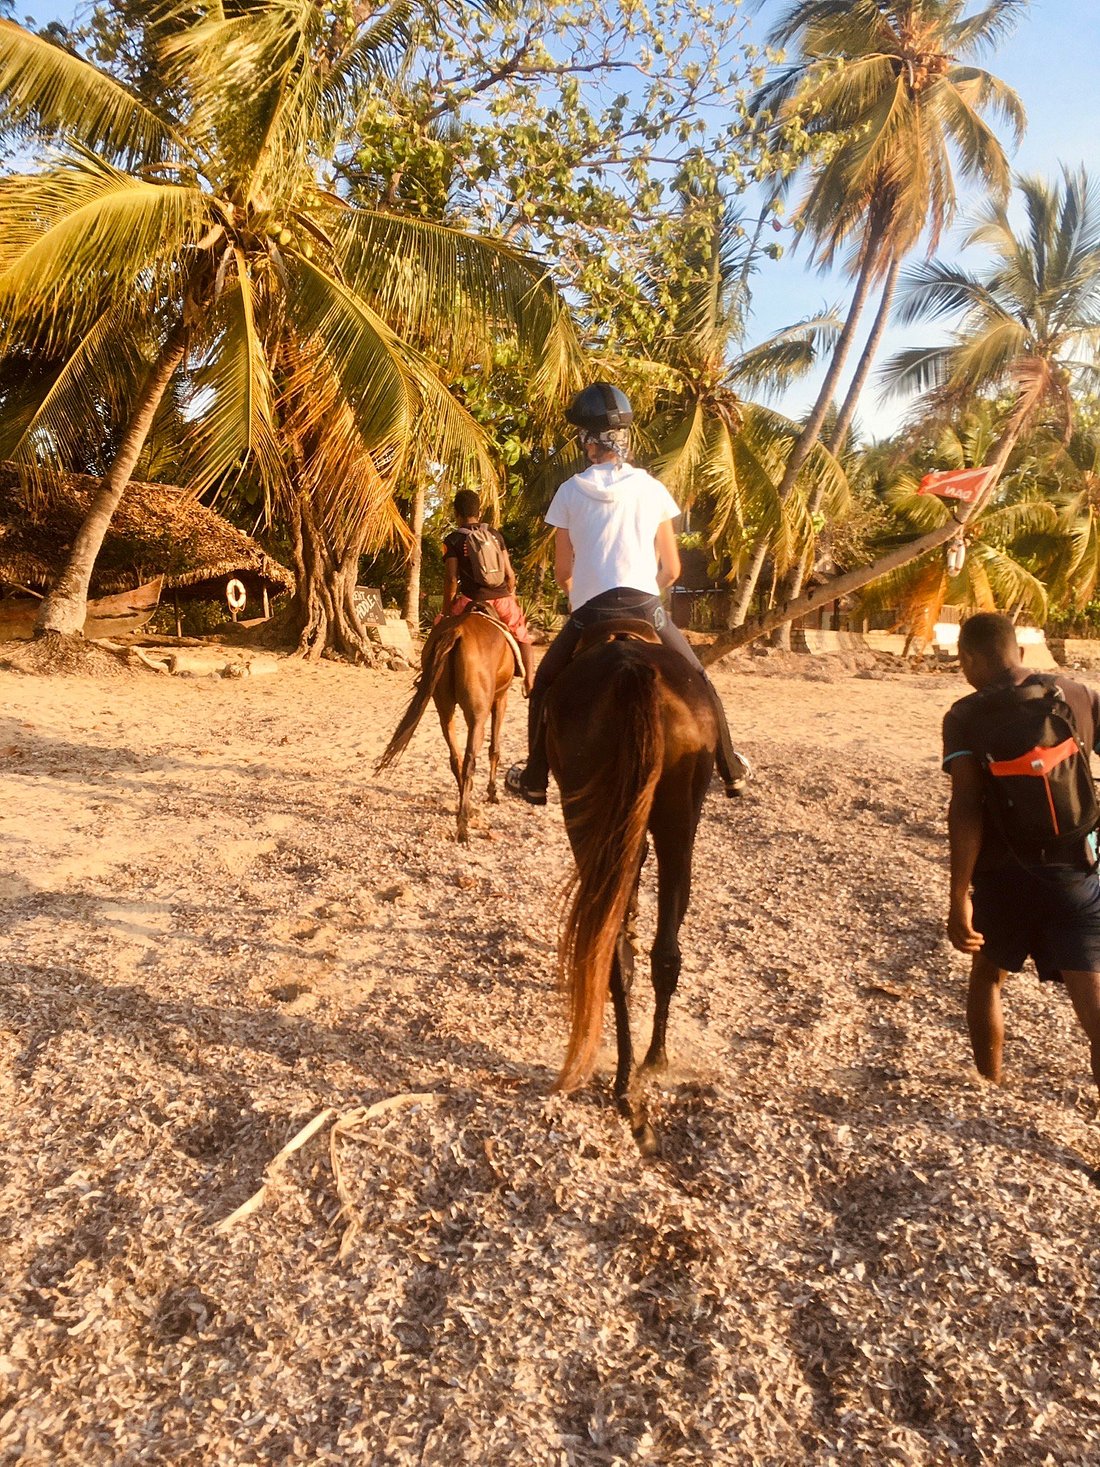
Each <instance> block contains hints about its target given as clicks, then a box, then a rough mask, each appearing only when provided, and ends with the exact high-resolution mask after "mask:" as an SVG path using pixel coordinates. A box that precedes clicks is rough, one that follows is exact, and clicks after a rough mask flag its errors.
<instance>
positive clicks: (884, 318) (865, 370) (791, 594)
mask: <svg viewBox="0 0 1100 1467" xmlns="http://www.w3.org/2000/svg"><path fill="white" fill-rule="evenodd" d="M900 273H901V256H900V255H897V254H896V255H895V256H894V258H893V259H892V260H891V262H890V268H889V270H888V271H887V272H886V279H885V281H884V282H883V286H882V297H881V299H880V300H879V306H878V314H877V315H876V316H875V321H874V325H873V326H872V327H871V334H870V335H869V336H868V338H867V341H866V343H865V345H864V348H863V353H862V355H861V356H860V359H859V365H858V366H857V367H856V371H855V376H854V377H853V378H852V382H851V385H850V387H849V388H848V395H847V397H845V399H844V402H843V404H842V405H841V409H840V413H839V415H838V417H837V420H836V423H835V424H834V426H833V430H832V433H831V434H830V435H829V441H828V442H827V443H826V445H825V446H826V448H827V449H828V450H829V452H830V453H831V454H834V455H835V454H837V453H839V452H840V450H841V448H842V447H843V444H844V440H845V438H846V437H847V436H848V430H849V429H850V428H851V426H852V422H853V420H854V419H855V415H856V408H857V407H858V405H859V399H860V397H861V395H862V393H863V389H864V387H866V385H867V378H868V377H869V376H870V373H871V364H872V363H873V362H874V359H875V356H876V354H877V352H878V349H879V346H880V345H881V343H882V337H883V334H884V332H885V330H886V326H887V323H888V321H889V320H890V312H891V310H892V309H893V305H894V293H895V291H896V290H897V285H898V276H899V274H900ZM824 494H825V489H824V486H823V485H820V484H819V485H818V486H817V487H816V488H815V489H814V491H813V493H812V494H811V495H810V501H809V504H808V506H807V509H808V510H809V514H810V517H811V519H812V518H813V516H814V515H816V514H819V513H820V511H821V501H822V499H823V498H824ZM812 554H813V551H812V550H810V551H809V552H808V554H807V556H805V557H803V559H802V560H800V561H799V562H798V564H797V565H793V566H792V567H791V569H790V570H789V571H788V572H787V574H786V576H785V577H784V579H783V582H782V584H781V586H780V591H779V596H778V597H777V599H778V600H779V601H780V603H786V602H788V601H797V600H798V598H799V596H800V595H801V594H802V582H803V580H804V579H805V576H806V571H807V568H808V566H809V556H810V555H812ZM774 642H775V645H776V646H777V647H780V648H782V649H783V650H784V651H788V652H789V651H790V646H791V623H790V622H789V621H785V622H783V624H782V625H781V626H779V627H777V628H776V631H775V638H774Z"/></svg>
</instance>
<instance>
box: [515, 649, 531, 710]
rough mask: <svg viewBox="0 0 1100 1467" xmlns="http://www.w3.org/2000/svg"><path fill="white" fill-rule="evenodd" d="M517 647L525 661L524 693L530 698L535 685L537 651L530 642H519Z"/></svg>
mask: <svg viewBox="0 0 1100 1467" xmlns="http://www.w3.org/2000/svg"><path fill="white" fill-rule="evenodd" d="M516 645H517V646H518V648H519V655H520V657H522V659H523V691H524V692H525V693H526V694H527V696H528V697H530V696H531V689H532V688H533V687H534V684H535V649H534V647H532V646H531V643H530V642H517V643H516Z"/></svg>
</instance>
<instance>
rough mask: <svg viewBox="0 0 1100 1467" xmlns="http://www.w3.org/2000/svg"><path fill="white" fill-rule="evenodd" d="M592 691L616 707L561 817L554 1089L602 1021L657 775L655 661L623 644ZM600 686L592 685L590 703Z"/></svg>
mask: <svg viewBox="0 0 1100 1467" xmlns="http://www.w3.org/2000/svg"><path fill="white" fill-rule="evenodd" d="M619 645H621V647H622V649H623V650H622V654H621V660H620V661H619V662H618V664H617V666H616V667H615V669H614V671H613V673H612V675H611V677H610V678H609V679H608V678H605V677H604V676H603V674H602V672H601V685H600V693H602V695H603V696H604V697H606V698H607V699H608V700H609V701H610V702H611V704H612V706H613V707H614V708H615V710H616V717H615V719H614V720H613V721H611V722H609V723H608V724H607V725H606V728H607V736H606V738H605V739H604V741H603V743H602V746H601V747H600V748H599V749H598V751H597V754H596V756H595V758H594V760H593V767H592V772H591V775H590V777H589V779H588V782H587V783H586V784H585V785H584V787H583V788H582V789H580V790H579V791H577V793H576V794H575V795H573V796H571V797H570V799H569V800H568V803H567V806H566V810H565V815H566V822H567V824H568V826H569V832H570V839H571V840H572V843H573V852H574V856H575V858H576V874H575V875H574V877H573V880H572V883H571V885H570V895H569V906H568V910H567V912H566V916H565V920H564V923H563V925H562V931H561V938H560V941H559V944H558V975H559V979H560V981H561V983H562V986H563V988H564V989H565V993H566V999H567V1005H568V1012H569V1042H568V1046H567V1048H566V1053H565V1059H564V1061H563V1063H562V1069H561V1074H560V1075H559V1076H558V1082H557V1087H556V1088H557V1089H558V1090H571V1089H573V1088H574V1087H575V1086H577V1085H579V1084H581V1083H582V1082H583V1081H584V1080H585V1079H586V1078H587V1077H588V1075H589V1074H591V1071H592V1067H593V1064H594V1063H595V1059H596V1053H597V1051H598V1049H599V1045H600V1036H601V1032H602V1029H603V1013H604V1008H605V1006H606V1003H607V994H608V988H609V985H610V979H611V965H612V961H613V958H614V953H615V944H616V942H617V941H618V938H619V931H620V928H621V927H622V924H623V919H624V917H625V915H626V909H627V905H628V903H629V901H630V896H631V893H632V891H633V890H634V886H635V884H636V882H637V879H638V870H639V867H640V865H641V861H642V848H643V845H644V842H645V838H646V829H647V827H648V824H649V815H650V811H651V809H652V806H653V794H654V791H655V790H656V788H657V782H658V780H659V779H660V776H661V768H662V763H663V758H664V729H663V724H662V720H661V695H660V686H659V683H658V676H657V669H656V667H655V666H654V665H653V662H652V661H651V660H650V658H649V657H648V656H647V654H646V651H645V650H644V644H640V643H639V644H635V643H628V642H624V643H621V644H619ZM599 695H600V694H599V693H597V691H596V689H593V697H592V702H593V703H595V702H596V700H597V697H598V696H599Z"/></svg>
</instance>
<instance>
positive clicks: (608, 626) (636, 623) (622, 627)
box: [575, 616, 661, 657]
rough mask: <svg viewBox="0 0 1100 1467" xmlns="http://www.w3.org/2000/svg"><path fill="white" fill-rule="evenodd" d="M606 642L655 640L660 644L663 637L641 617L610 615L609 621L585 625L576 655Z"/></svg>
mask: <svg viewBox="0 0 1100 1467" xmlns="http://www.w3.org/2000/svg"><path fill="white" fill-rule="evenodd" d="M604 642H654V643H656V644H657V645H658V646H659V645H660V642H661V639H660V637H659V636H658V635H657V633H656V631H655V630H654V628H653V627H652V626H651V625H650V623H649V622H648V621H643V620H642V619H641V617H636V616H618V617H609V618H608V620H607V621H598V622H594V623H593V624H592V626H590V627H585V629H584V631H583V632H582V633H581V639H580V641H579V642H578V643H577V651H576V654H575V655H576V656H578V657H579V656H580V654H581V653H582V652H587V651H588V650H589V649H590V648H592V647H600V646H602V645H603V643H604Z"/></svg>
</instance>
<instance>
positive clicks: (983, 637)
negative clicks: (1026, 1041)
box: [943, 612, 1100, 1089]
mask: <svg viewBox="0 0 1100 1467" xmlns="http://www.w3.org/2000/svg"><path fill="white" fill-rule="evenodd" d="M959 662H960V664H961V667H962V671H963V675H964V676H965V678H966V680H967V682H968V683H970V685H971V687H973V688H974V689H975V691H974V692H973V693H971V694H970V695H969V696H968V697H965V698H961V699H959V701H958V702H957V703H955V704H954V705H953V706H952V707H951V709H950V710H949V711H948V713H947V716H946V717H945V719H944V722H943V767H944V770H945V771H946V772H947V773H949V774H950V776H951V804H950V808H949V811H948V832H949V837H950V846H951V900H950V907H949V911H948V918H947V932H948V937H949V938H950V940H951V944H952V946H953V947H955V948H956V949H957V950H958V951H959V952H962V953H969V954H970V955H971V967H970V991H969V996H968V999H967V1006H966V1018H967V1025H968V1028H969V1030H970V1043H971V1047H972V1048H973V1051H974V1063H975V1065H976V1066H977V1068H978V1070H979V1072H980V1073H981V1074H982V1075H984V1076H985V1077H986V1079H988V1080H993V1081H994V1082H996V1083H999V1082H1000V1079H1001V1063H1002V1050H1003V1047H1004V1019H1003V1015H1002V1011H1001V988H1002V985H1003V983H1004V979H1005V975H1006V973H1009V972H1018V971H1019V970H1020V969H1021V968H1022V967H1023V965H1024V962H1025V961H1026V959H1027V958H1028V957H1031V958H1032V959H1034V962H1035V967H1036V969H1037V971H1038V974H1039V980H1040V982H1043V983H1063V984H1064V985H1065V988H1066V992H1067V993H1068V995H1069V998H1070V1001H1071V1003H1072V1004H1073V1008H1074V1012H1075V1013H1076V1015H1077V1018H1078V1021H1079V1022H1080V1024H1081V1027H1082V1028H1083V1029H1084V1031H1085V1034H1086V1036H1087V1037H1088V1040H1089V1045H1090V1048H1091V1057H1092V1074H1093V1078H1094V1080H1095V1081H1096V1084H1097V1087H1098V1089H1100V878H1098V875H1097V836H1096V826H1097V823H1098V819H1100V810H1098V808H1097V803H1096V796H1095V792H1094V790H1093V783H1092V775H1091V772H1090V770H1089V753H1090V752H1091V751H1092V750H1094V749H1096V748H1097V741H1098V738H1100V695H1097V693H1096V692H1094V691H1093V690H1091V689H1090V688H1086V687H1085V686H1084V685H1083V684H1081V683H1078V682H1074V681H1073V680H1072V679H1071V678H1066V677H1062V676H1060V675H1059V676H1058V677H1050V676H1046V675H1042V674H1032V673H1029V672H1028V671H1027V669H1026V668H1025V667H1024V666H1023V661H1022V657H1021V653H1020V648H1019V645H1018V644H1017V641H1016V632H1015V628H1014V627H1013V625H1012V622H1011V621H1009V619H1008V618H1007V617H1005V616H999V615H996V614H994V613H992V612H981V613H979V614H978V615H976V616H972V617H970V618H969V620H967V621H966V622H964V624H963V626H962V630H961V633H960V636H959Z"/></svg>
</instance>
